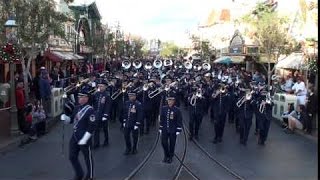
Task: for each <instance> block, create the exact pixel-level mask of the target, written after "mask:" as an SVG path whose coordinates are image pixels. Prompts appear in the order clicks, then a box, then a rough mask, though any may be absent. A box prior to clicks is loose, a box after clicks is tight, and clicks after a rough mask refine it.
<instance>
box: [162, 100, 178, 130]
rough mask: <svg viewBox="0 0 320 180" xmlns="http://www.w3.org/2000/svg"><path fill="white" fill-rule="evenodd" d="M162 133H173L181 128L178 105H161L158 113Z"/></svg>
mask: <svg viewBox="0 0 320 180" xmlns="http://www.w3.org/2000/svg"><path fill="white" fill-rule="evenodd" d="M159 129H160V130H161V131H162V133H169V134H175V133H176V132H181V130H182V115H181V111H180V109H179V108H178V107H176V106H173V107H171V108H170V107H169V106H163V107H162V109H161V115H160V127H159Z"/></svg>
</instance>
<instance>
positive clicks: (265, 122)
mask: <svg viewBox="0 0 320 180" xmlns="http://www.w3.org/2000/svg"><path fill="white" fill-rule="evenodd" d="M260 117H261V118H260V123H259V125H260V126H259V139H260V141H261V142H263V143H264V142H265V141H266V140H267V137H268V133H269V128H270V122H271V117H270V116H268V117H267V116H266V115H264V114H261V115H260Z"/></svg>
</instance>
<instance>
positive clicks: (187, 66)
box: [183, 61, 192, 70]
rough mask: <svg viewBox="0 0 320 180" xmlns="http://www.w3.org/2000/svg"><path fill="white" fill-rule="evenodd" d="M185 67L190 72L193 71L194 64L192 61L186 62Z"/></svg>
mask: <svg viewBox="0 0 320 180" xmlns="http://www.w3.org/2000/svg"><path fill="white" fill-rule="evenodd" d="M183 65H184V67H185V68H186V69H188V70H190V69H192V63H191V62H190V61H186V62H184V64H183Z"/></svg>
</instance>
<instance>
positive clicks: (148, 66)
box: [143, 61, 152, 71]
mask: <svg viewBox="0 0 320 180" xmlns="http://www.w3.org/2000/svg"><path fill="white" fill-rule="evenodd" d="M143 68H144V70H146V71H148V70H150V69H152V64H151V62H150V61H147V62H146V63H145V64H144V66H143Z"/></svg>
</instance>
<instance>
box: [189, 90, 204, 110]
mask: <svg viewBox="0 0 320 180" xmlns="http://www.w3.org/2000/svg"><path fill="white" fill-rule="evenodd" d="M191 97H192V94H190V95H189V97H188V102H189V113H190V114H198V115H203V114H204V111H205V101H206V99H205V97H204V96H202V98H198V97H197V99H196V104H195V106H191V104H190V100H191Z"/></svg>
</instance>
